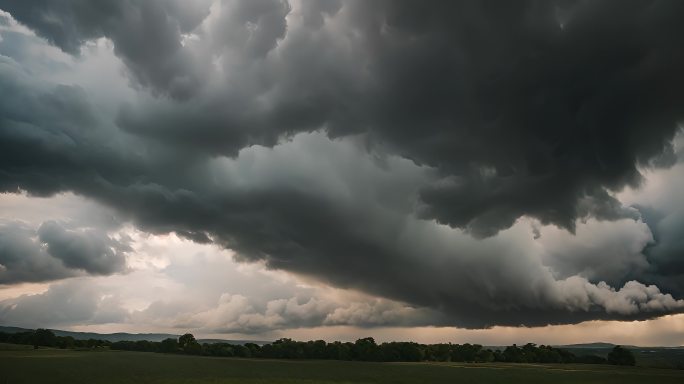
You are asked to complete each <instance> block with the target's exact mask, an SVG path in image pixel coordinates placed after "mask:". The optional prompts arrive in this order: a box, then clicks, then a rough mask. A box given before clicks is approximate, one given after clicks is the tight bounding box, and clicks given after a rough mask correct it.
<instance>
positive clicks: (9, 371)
mask: <svg viewBox="0 0 684 384" xmlns="http://www.w3.org/2000/svg"><path fill="white" fill-rule="evenodd" d="M352 382H353V383H446V382H450V383H472V382H477V383H526V384H530V383H554V384H556V383H620V384H629V383H652V382H658V383H663V384H664V383H678V384H681V383H684V371H676V370H659V369H647V368H634V367H629V368H618V367H611V366H591V365H522V364H463V363H363V362H348V361H291V360H287V361H283V360H262V359H259V360H257V359H254V360H252V359H228V358H210V357H194V356H180V355H164V354H155V353H144V352H118V351H102V352H89V351H68V350H66V351H64V350H50V349H39V350H13V351H8V350H0V384H15V383H89V384H99V383H197V384H203V383H217V384H218V383H352Z"/></svg>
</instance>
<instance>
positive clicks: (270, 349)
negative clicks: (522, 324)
mask: <svg viewBox="0 0 684 384" xmlns="http://www.w3.org/2000/svg"><path fill="white" fill-rule="evenodd" d="M111 348H112V349H120V350H128V351H145V352H162V353H184V354H191V355H205V356H220V357H252V358H270V359H320V360H326V359H327V360H357V361H390V362H392V361H455V362H494V361H497V362H509V363H557V364H563V363H584V364H606V363H610V364H621V365H634V363H633V360H634V357H633V356H632V363H631V364H628V363H624V362H625V361H628V359H626V358H621V359H620V360H619V361H621V362H623V363H618V362H617V361H618V359H612V360H610V359H609V360H606V359H605V358H603V357H600V356H593V355H590V356H586V355H584V356H575V355H574V354H573V353H571V352H569V351H567V350H564V349H559V348H554V347H551V346H545V345H541V346H537V345H535V344H532V343H529V344H526V345H524V346H522V347H519V346H517V345H515V344H514V345H512V346H509V347H506V348H505V349H503V350H491V349H485V348H484V347H483V346H481V345H479V344H468V343H466V344H429V345H426V344H418V343H413V342H390V343H382V344H377V343H376V342H375V340H374V339H373V338H372V337H367V338H363V339H358V340H356V342H354V343H350V342H346V343H343V342H340V341H335V342H332V343H326V342H325V341H323V340H316V341H306V342H304V341H294V340H291V339H280V340H276V341H275V342H273V343H271V344H265V345H257V344H254V343H247V344H244V345H234V344H228V343H204V344H199V343H198V342H197V341H196V340H195V338H194V337H193V336H192V335H191V334H185V335H183V336H181V337H180V338H178V340H176V339H166V340H164V341H162V342H158V343H154V342H149V341H137V342H133V341H119V342H115V343H112V346H111ZM616 348H619V350H620V352H619V353H620V354H625V353H626V354H629V355H630V356H631V352H630V351H629V350H628V349H624V348H620V347H616ZM613 353H614V352H611V354H613Z"/></svg>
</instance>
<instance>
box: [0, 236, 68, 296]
mask: <svg viewBox="0 0 684 384" xmlns="http://www.w3.org/2000/svg"><path fill="white" fill-rule="evenodd" d="M35 237H36V233H35V230H34V229H33V228H30V227H26V226H24V225H22V224H21V223H10V224H4V225H2V226H0V284H12V283H18V282H35V281H48V280H57V279H62V278H65V277H70V276H74V275H76V274H77V272H76V271H73V270H70V269H68V268H66V267H65V266H64V264H63V263H62V262H61V261H60V260H59V259H56V258H54V257H52V256H51V255H50V254H48V253H47V252H45V250H44V249H43V248H42V247H41V244H40V243H39V242H38V241H36V239H35Z"/></svg>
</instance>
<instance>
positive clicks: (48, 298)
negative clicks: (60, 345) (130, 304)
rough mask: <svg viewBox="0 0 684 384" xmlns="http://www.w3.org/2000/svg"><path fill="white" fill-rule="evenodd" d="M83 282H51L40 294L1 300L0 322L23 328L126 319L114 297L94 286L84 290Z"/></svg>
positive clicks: (124, 312) (102, 322)
mask: <svg viewBox="0 0 684 384" xmlns="http://www.w3.org/2000/svg"><path fill="white" fill-rule="evenodd" d="M82 283H83V282H82V281H79V280H70V281H67V282H63V283H59V284H55V285H52V286H50V288H49V289H48V290H47V291H46V292H44V293H41V294H37V295H25V296H20V297H18V298H16V299H9V300H4V301H0V321H2V323H3V324H11V325H18V326H22V327H60V326H65V325H73V324H104V323H111V322H118V321H123V320H124V319H125V316H126V311H125V310H124V309H122V308H121V307H120V306H119V304H118V303H117V301H116V299H115V298H108V297H106V296H105V295H104V294H103V293H102V292H99V291H97V290H94V289H84V288H85V287H84V285H85V284H82ZM91 288H92V287H91Z"/></svg>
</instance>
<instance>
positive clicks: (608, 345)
mask: <svg viewBox="0 0 684 384" xmlns="http://www.w3.org/2000/svg"><path fill="white" fill-rule="evenodd" d="M615 345H616V344H612V343H600V342H599V343H583V344H567V345H557V347H558V348H571V349H572V348H601V349H603V348H613V347H615ZM623 347H632V346H631V345H623Z"/></svg>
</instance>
